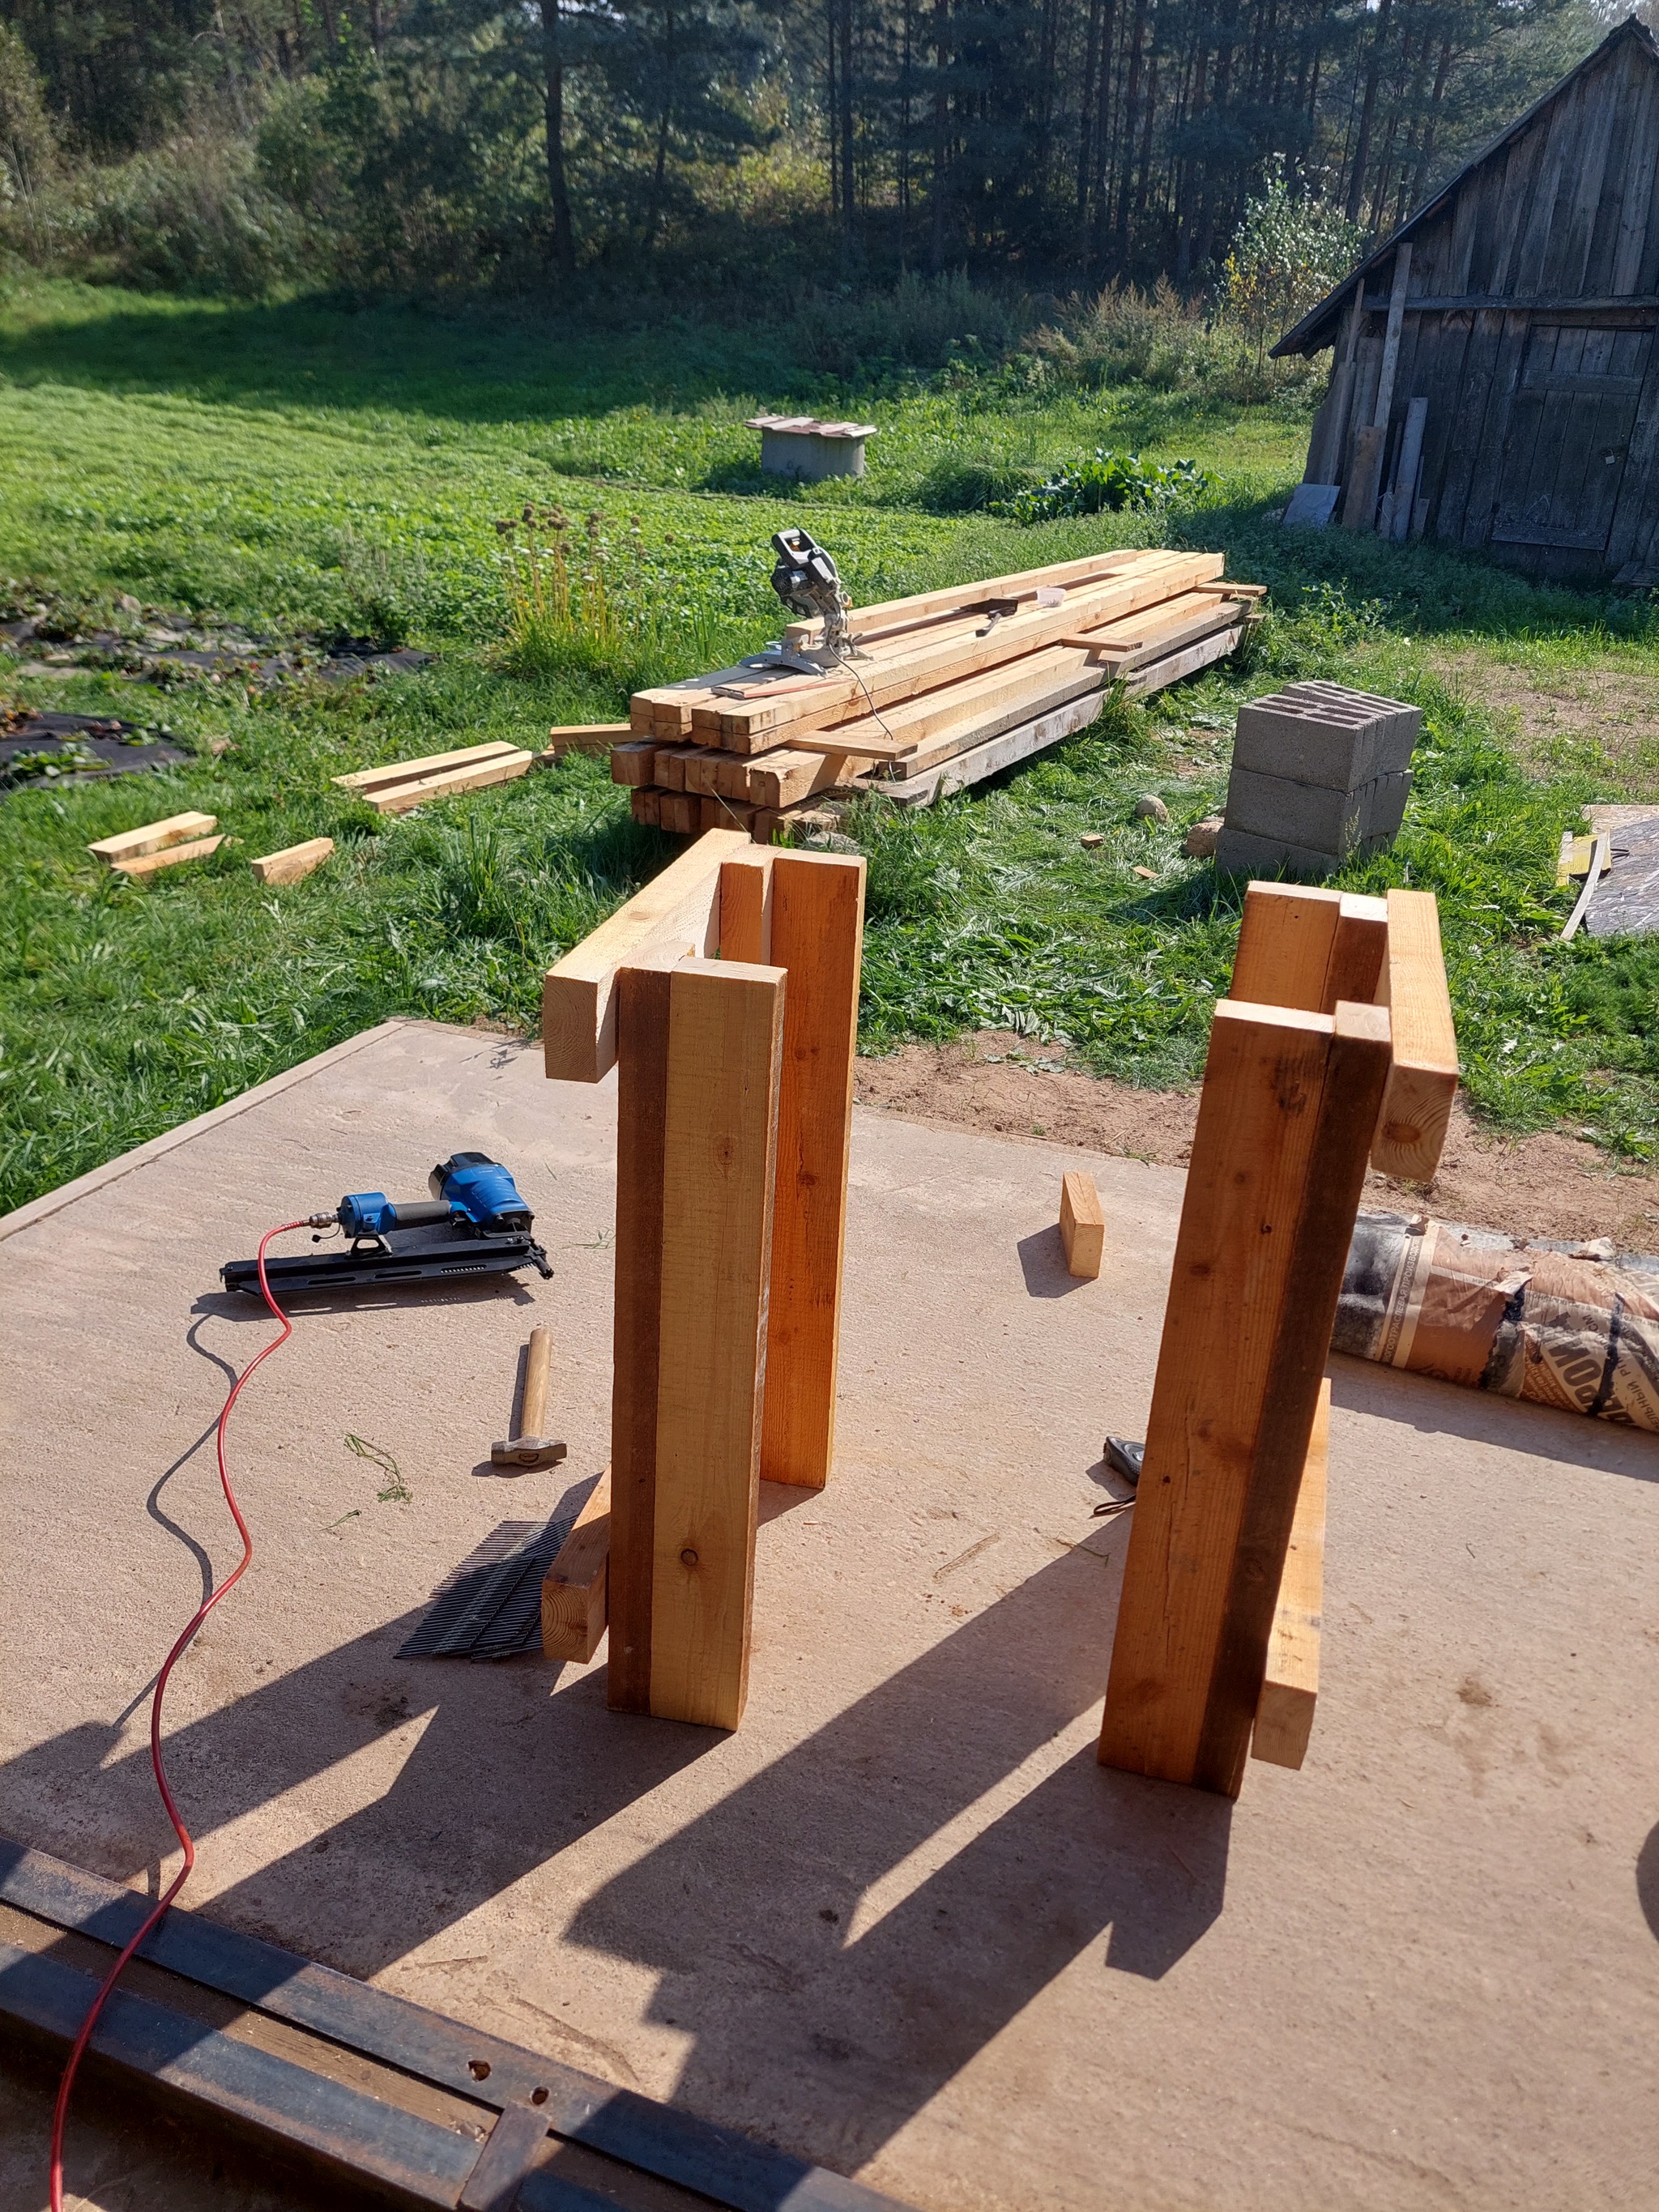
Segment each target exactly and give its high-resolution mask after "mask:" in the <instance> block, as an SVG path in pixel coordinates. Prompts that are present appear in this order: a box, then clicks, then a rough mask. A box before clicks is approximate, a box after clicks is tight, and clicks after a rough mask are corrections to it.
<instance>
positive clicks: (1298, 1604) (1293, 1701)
mask: <svg viewBox="0 0 1659 2212" xmlns="http://www.w3.org/2000/svg"><path fill="white" fill-rule="evenodd" d="M1330 1437H1331V1386H1330V1384H1329V1383H1328V1382H1327V1383H1321V1384H1320V1386H1319V1405H1318V1407H1317V1410H1316V1412H1315V1414H1314V1425H1313V1434H1312V1435H1311V1436H1310V1438H1309V1439H1308V1456H1307V1458H1306V1459H1305V1460H1304V1462H1303V1463H1302V1481H1301V1485H1300V1486H1299V1487H1298V1489H1297V1493H1296V1517H1295V1519H1294V1520H1293V1521H1292V1522H1291V1544H1290V1549H1289V1550H1288V1551H1287V1552H1286V1553H1285V1571H1284V1573H1283V1574H1282V1575H1281V1576H1280V1577H1279V1602H1278V1604H1277V1606H1276V1607H1275V1608H1274V1611H1273V1636H1272V1638H1271V1639H1270V1641H1269V1643H1268V1645H1267V1674H1266V1677H1265V1679H1264V1680H1263V1681H1262V1685H1261V1698H1260V1699H1259V1700H1258V1702H1257V1705H1256V1709H1255V1729H1254V1731H1253V1732H1252V1735H1251V1737H1250V1756H1251V1758H1252V1759H1267V1760H1268V1761H1270V1762H1271V1764H1272V1765H1274V1766H1300V1765H1301V1764H1302V1762H1303V1760H1304V1759H1305V1758H1306V1757H1307V1755H1308V1739H1309V1737H1310V1735H1311V1734H1312V1732H1313V1723H1314V1708H1315V1706H1316V1704H1317V1702H1318V1699H1319V1632H1320V1616H1321V1613H1322V1608H1323V1606H1324V1602H1325V1486H1326V1474H1327V1471H1328V1466H1329V1461H1330Z"/></svg>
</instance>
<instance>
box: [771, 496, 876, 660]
mask: <svg viewBox="0 0 1659 2212" xmlns="http://www.w3.org/2000/svg"><path fill="white" fill-rule="evenodd" d="M772 550H773V551H774V552H775V554H776V555H777V556H778V557H777V562H776V565H775V568H773V570H772V589H773V590H774V591H775V592H776V593H777V595H778V597H779V598H780V599H781V600H782V601H783V604H784V605H785V606H787V608H788V609H789V611H790V612H791V613H792V614H798V615H801V616H803V617H805V619H806V620H807V621H809V622H811V621H817V622H821V623H823V643H822V645H821V646H820V647H818V648H817V650H818V652H819V653H823V655H825V656H826V657H827V658H828V659H831V660H854V659H862V658H863V655H862V654H861V653H858V651H857V650H856V648H855V647H854V643H853V633H852V631H851V629H849V628H848V621H847V617H848V614H849V613H850V612H851V611H852V605H853V603H852V601H851V600H850V599H848V596H847V593H846V592H845V590H844V589H843V587H842V580H841V575H840V572H839V571H838V570H837V568H836V563H835V561H834V559H833V557H832V556H830V555H829V554H828V553H826V552H825V551H824V550H823V546H822V545H820V544H818V542H817V538H814V537H812V536H811V533H810V532H807V531H805V530H797V529H793V528H792V529H788V530H780V531H779V532H778V533H777V535H776V536H775V538H773V540H772ZM801 657H802V658H805V656H804V655H803V656H801Z"/></svg>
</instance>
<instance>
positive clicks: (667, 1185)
mask: <svg viewBox="0 0 1659 2212" xmlns="http://www.w3.org/2000/svg"><path fill="white" fill-rule="evenodd" d="M784 1005H785V981H784V974H783V970H782V969H781V968H777V967H758V966H754V967H751V966H750V965H748V964H747V963H743V962H738V961H729V962H728V961H720V960H690V961H686V962H684V963H682V964H681V965H680V966H679V967H678V968H676V969H674V971H673V973H672V975H671V977H670V979H669V1024H668V1060H667V1097H666V1110H665V1133H664V1145H663V1200H662V1278H661V1279H662V1304H661V1337H660V1346H659V1364H658V1370H657V1409H656V1414H657V1418H656V1431H657V1433H656V1497H655V1501H654V1517H655V1534H656V1543H655V1553H654V1558H653V1572H652V1586H651V1711H653V1713H655V1714H656V1715H658V1716H659V1717H660V1718H662V1719H665V1720H681V1721H695V1722H698V1723H702V1725H704V1726H705V1727H709V1728H725V1729H734V1728H736V1726H737V1725H738V1722H739V1721H740V1720H741V1719H742V1717H743V1707H744V1699H745V1697H746V1696H747V1694H748V1687H749V1644H750V1619H751V1613H752V1609H753V1603H754V1573H755V1530H756V1524H757V1517H758V1512H759V1503H760V1449H761V1406H762V1397H763V1390H764V1388H765V1378H766V1353H767V1294H768V1285H769V1281H770V1275H771V1260H772V1207H773V1182H774V1176H775V1171H776V1165H777V1126H778V1083H779V1073H780V1066H781V1058H782V1046H783V1022H784Z"/></svg>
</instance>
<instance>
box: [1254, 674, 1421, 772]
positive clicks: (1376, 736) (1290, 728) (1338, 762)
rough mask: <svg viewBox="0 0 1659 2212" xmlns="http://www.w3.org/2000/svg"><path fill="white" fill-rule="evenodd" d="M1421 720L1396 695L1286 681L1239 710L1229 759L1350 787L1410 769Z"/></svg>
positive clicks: (1263, 769) (1258, 769)
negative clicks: (1282, 687)
mask: <svg viewBox="0 0 1659 2212" xmlns="http://www.w3.org/2000/svg"><path fill="white" fill-rule="evenodd" d="M1422 722H1423V715H1422V710H1421V708H1417V707H1408V706H1406V705H1404V704H1403V703H1402V702H1401V701H1400V700H1397V699H1379V698H1376V697H1374V696H1372V695H1371V694H1370V693H1369V692H1365V691H1350V690H1347V689H1346V687H1345V686H1344V685H1342V684H1322V683H1313V684H1289V685H1287V686H1286V688H1285V690H1283V691H1276V692H1273V693H1271V694H1269V696H1267V698H1265V699H1253V700H1251V701H1250V702H1249V704H1248V705H1247V706H1244V707H1241V708H1240V709H1239V712H1238V728H1237V734H1236V736H1235V738H1234V741H1233V759H1234V762H1235V763H1236V764H1237V766H1238V767H1240V768H1246V769H1254V770H1255V771H1256V772H1257V773H1258V774H1260V775H1281V776H1291V777H1293V778H1294V779H1295V780H1296V781H1297V782H1298V783H1315V784H1320V785H1322V786H1324V787H1326V788H1327V789H1329V790H1334V791H1352V790H1353V789H1355V788H1357V787H1358V786H1359V785H1360V784H1363V783H1369V782H1370V781H1371V779H1372V778H1373V777H1374V776H1376V775H1382V774H1385V773H1395V772H1398V771H1400V770H1402V769H1407V768H1409V767H1410V765H1411V757H1412V752H1413V747H1414V746H1415V744H1416V742H1417V737H1418V732H1419V730H1420V729H1421V727H1422Z"/></svg>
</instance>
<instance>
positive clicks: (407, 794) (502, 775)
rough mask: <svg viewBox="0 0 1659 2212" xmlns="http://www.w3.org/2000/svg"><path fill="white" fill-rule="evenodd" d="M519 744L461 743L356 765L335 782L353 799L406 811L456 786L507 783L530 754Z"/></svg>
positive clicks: (392, 810)
mask: <svg viewBox="0 0 1659 2212" xmlns="http://www.w3.org/2000/svg"><path fill="white" fill-rule="evenodd" d="M534 758H535V755H534V754H533V753H527V752H525V751H523V750H520V747H519V746H517V745H509V744H507V743H506V742H505V741H504V740H501V739H498V740H497V741H496V742H495V743H494V744H487V745H463V746H462V747H461V749H460V750H459V752H453V753H431V754H428V757H426V758H425V759H424V760H412V761H389V762H387V763H386V765H385V766H384V767H381V768H362V769H354V770H353V771H352V773H351V774H350V775H337V776H336V777H335V779H334V781H335V782H336V783H337V785H338V786H339V787H340V789H341V790H342V791H348V792H349V793H351V795H352V797H353V798H354V799H367V800H368V804H369V805H371V806H372V807H374V810H375V811H376V812H377V813H380V814H407V813H408V812H409V811H410V808H411V807H414V806H423V805H425V804H426V802H427V800H428V799H450V798H453V797H454V795H455V794H456V793H458V792H463V791H483V790H486V789H488V787H489V786H490V785H491V784H494V783H510V782H511V781H512V780H513V777H514V776H517V775H523V774H524V773H525V771H526V769H528V768H529V766H530V764H531V763H532V761H533V760H534Z"/></svg>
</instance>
